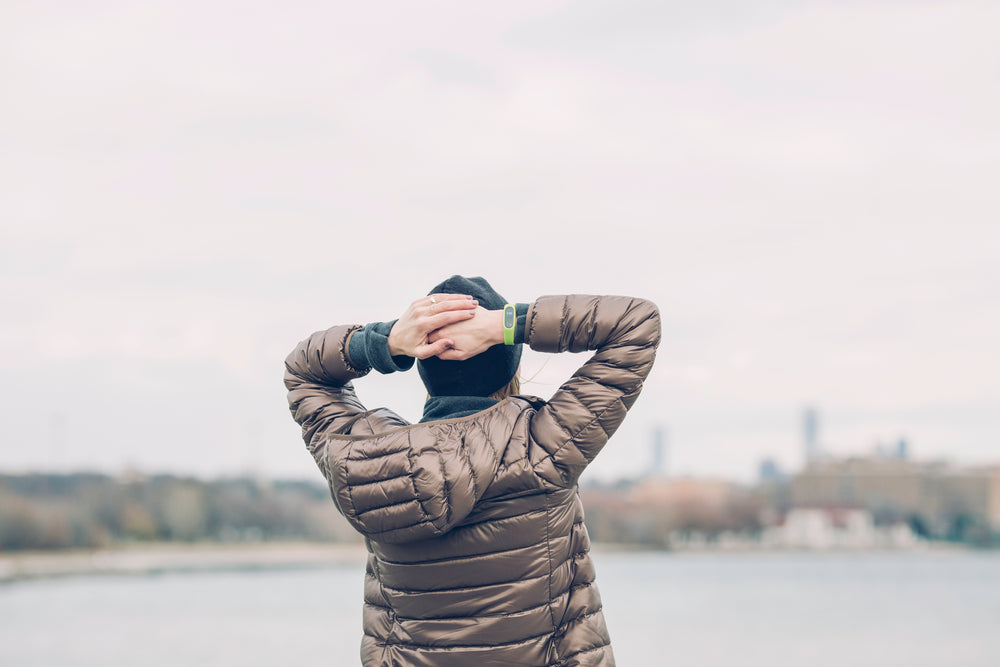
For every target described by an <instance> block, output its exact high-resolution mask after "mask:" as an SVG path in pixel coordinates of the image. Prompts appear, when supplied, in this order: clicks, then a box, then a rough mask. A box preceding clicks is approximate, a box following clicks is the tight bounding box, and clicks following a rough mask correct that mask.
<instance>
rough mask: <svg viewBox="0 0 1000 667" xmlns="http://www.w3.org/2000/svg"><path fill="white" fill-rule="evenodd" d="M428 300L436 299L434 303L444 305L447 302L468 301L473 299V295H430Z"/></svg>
mask: <svg viewBox="0 0 1000 667" xmlns="http://www.w3.org/2000/svg"><path fill="white" fill-rule="evenodd" d="M427 299H428V300H430V299H434V301H435V302H437V303H443V302H445V301H462V300H465V301H468V300H469V299H472V295H471V294H430V295H428V296H427Z"/></svg>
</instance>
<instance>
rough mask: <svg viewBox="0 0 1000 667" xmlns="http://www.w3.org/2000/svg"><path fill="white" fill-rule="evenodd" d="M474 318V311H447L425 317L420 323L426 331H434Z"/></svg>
mask: <svg viewBox="0 0 1000 667" xmlns="http://www.w3.org/2000/svg"><path fill="white" fill-rule="evenodd" d="M475 316H476V311H474V310H447V311H445V312H443V313H438V314H437V315H430V316H429V317H426V318H425V319H424V321H423V322H421V325H422V326H424V327H426V329H427V331H434V330H435V329H440V328H441V327H446V326H448V325H449V324H454V323H455V322H462V321H465V320H471V319H472V318H473V317H475Z"/></svg>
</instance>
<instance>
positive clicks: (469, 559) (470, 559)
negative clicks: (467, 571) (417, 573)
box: [379, 543, 538, 566]
mask: <svg viewBox="0 0 1000 667" xmlns="http://www.w3.org/2000/svg"><path fill="white" fill-rule="evenodd" d="M537 546H538V545H536V544H534V543H532V544H529V545H525V546H523V547H517V548H516V549H503V550H500V551H486V552H483V553H477V554H469V555H467V556H444V557H442V558H430V559H427V560H417V561H395V560H388V559H386V558H384V557H382V556H379V561H380V562H382V563H385V564H386V565H404V566H409V565H414V566H419V565H436V564H438V563H454V564H456V565H462V564H466V563H474V562H476V561H477V560H481V559H489V558H490V557H492V556H496V555H497V554H506V553H512V552H515V551H530V550H532V549H536V548H537Z"/></svg>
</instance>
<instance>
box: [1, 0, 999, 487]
mask: <svg viewBox="0 0 1000 667" xmlns="http://www.w3.org/2000/svg"><path fill="white" fill-rule="evenodd" d="M997 25H1000V4H998V3H995V2H990V1H984V2H973V1H963V0H947V1H911V2H902V1H881V2H880V1H876V0H864V1H857V2H850V1H830V2H810V1H806V0H773V1H768V2H744V1H742V0H740V1H736V0H727V1H705V2H698V3H690V2H667V1H662V0H660V1H651V0H628V1H622V0H618V1H617V2H611V1H609V0H586V1H577V2H565V1H555V0H530V1H520V0H518V1H507V2H490V3H486V2H468V0H464V1H449V2H441V1H429V2H428V1H423V2H391V3H387V2H370V3H359V2H351V3H345V2H290V3H280V7H279V5H278V4H275V3H265V2H246V1H241V2H203V1H200V2H183V1H179V0H171V1H170V2H166V1H161V0H156V1H153V0H149V1H145V2H138V3H137V2H125V1H121V2H111V1H95V2H69V1H65V2H45V1H38V0H34V1H17V0H8V1H6V2H4V3H3V5H2V7H0V49H2V50H0V207H2V208H0V215H2V236H0V308H2V313H3V325H2V327H0V371H2V379H0V469H2V470H8V471H11V470H13V471H18V470H32V469H58V470H70V469H78V468H88V469H98V470H104V471H110V472H115V471H119V470H121V469H122V468H124V467H126V466H133V467H137V468H140V469H142V470H146V471H160V470H165V471H173V472H183V473H194V474H198V475H218V474H236V473H242V472H254V473H259V474H264V475H275V476H296V477H313V476H316V475H317V473H316V472H315V470H314V464H313V463H312V461H311V459H310V458H309V456H308V455H307V454H306V452H305V449H304V445H302V443H301V441H300V440H299V435H298V429H297V427H296V426H295V425H294V423H293V422H292V420H291V418H290V416H289V414H288V411H287V406H286V402H285V396H284V388H283V387H282V385H281V374H282V362H283V359H284V357H285V354H286V353H287V352H288V351H289V350H290V349H291V348H292V347H293V346H294V345H295V344H296V343H297V342H298V341H299V340H300V339H302V338H304V337H305V336H306V335H308V334H309V333H310V332H312V331H315V330H318V329H322V328H326V327H328V326H331V325H334V324H340V323H348V322H360V323H363V322H367V321H371V320H386V319H392V318H394V317H396V316H398V315H399V314H400V313H401V312H402V311H403V309H404V308H405V307H406V305H407V304H408V303H409V302H410V301H411V300H413V299H414V298H416V297H417V296H419V295H421V294H423V293H425V292H426V291H427V289H429V288H430V287H431V286H432V285H434V284H435V283H437V282H438V281H440V280H441V279H443V278H444V277H446V276H448V275H451V274H453V273H463V274H466V275H483V276H486V277H487V278H488V279H490V280H491V282H492V283H493V284H494V285H495V286H496V287H497V288H498V290H499V291H500V292H501V293H503V294H504V295H505V296H507V297H508V298H510V299H511V300H519V301H529V300H531V299H533V298H534V297H536V296H539V295H542V294H552V293H566V292H586V293H619V294H631V295H638V296H643V297H648V298H651V299H653V300H654V301H656V302H657V303H658V304H659V306H660V309H661V311H662V314H663V327H664V332H663V333H664V335H663V342H662V345H661V348H660V354H659V357H658V361H657V365H656V366H655V368H654V370H653V373H652V375H651V377H650V379H649V382H648V384H647V388H646V391H645V393H644V395H643V396H642V397H641V398H640V400H639V402H638V403H637V405H636V407H635V409H634V413H633V415H632V416H631V417H630V419H629V420H627V421H626V425H625V426H624V427H623V428H622V430H621V431H620V432H619V435H617V436H616V437H615V439H614V440H612V443H611V445H609V447H608V449H606V450H605V452H604V453H603V454H602V455H601V457H600V458H599V459H598V461H597V462H596V463H595V465H594V467H593V470H592V471H591V473H590V474H591V475H593V476H595V477H604V478H613V477H617V476H621V475H631V474H636V473H638V472H640V471H641V470H642V469H643V468H644V466H646V465H647V464H648V462H649V458H650V457H649V451H648V450H649V441H650V432H651V430H652V429H653V428H655V427H657V426H662V427H663V428H665V429H666V430H667V432H668V434H669V445H670V452H669V455H668V459H669V467H670V470H671V471H672V472H675V473H691V474H699V475H712V476H726V477H734V478H740V479H749V478H751V477H752V476H753V475H754V473H755V469H756V466H757V462H758V460H759V459H760V458H761V457H764V456H772V457H775V458H776V459H777V460H778V461H779V462H780V463H781V464H782V465H784V466H785V467H787V468H791V469H794V468H796V467H797V466H798V465H800V463H801V452H800V450H801V445H800V419H801V416H800V413H801V410H802V407H803V406H804V405H806V404H812V405H815V406H817V408H818V409H819V410H820V416H821V440H822V442H823V444H824V446H825V447H827V448H828V449H829V450H831V451H833V452H835V453H838V454H851V453H863V452H866V451H868V450H869V449H870V448H871V447H872V445H873V444H874V443H875V442H877V441H881V442H889V441H894V440H896V439H897V438H899V437H900V436H904V437H906V438H907V439H908V440H909V442H910V444H911V446H912V448H913V450H914V451H915V453H916V454H917V456H919V457H924V458H926V457H945V458H949V459H952V460H954V461H956V462H959V463H982V462H998V461H1000V355H998V354H997V342H998V340H1000V303H998V301H1000V300H998V296H997V293H998V292H997V286H998V285H1000V261H998V259H1000V226H998V225H1000V222H998V221H1000V215H998V214H1000V188H998V187H997V184H998V182H1000V87H998V81H1000V42H998V40H997V39H996V26H997ZM581 362H582V359H581V358H579V357H574V356H568V355H563V356H558V357H549V356H546V355H541V354H530V355H526V357H525V368H524V370H525V374H526V375H527V376H529V377H534V380H533V381H532V382H530V383H528V384H527V385H526V387H525V390H526V391H527V392H529V393H533V394H537V395H541V396H548V395H549V394H551V392H552V391H553V390H554V389H555V388H556V387H557V386H558V384H559V382H561V381H562V380H563V379H565V378H566V377H567V376H568V375H569V373H571V372H572V370H573V368H574V367H575V366H576V365H578V364H579V363H581ZM357 388H358V392H359V394H360V396H361V398H362V400H363V401H365V402H366V404H368V405H370V406H371V407H375V406H378V405H389V406H390V407H394V408H395V409H397V411H398V412H400V413H401V414H403V415H404V416H406V417H408V418H411V419H415V418H418V416H419V414H420V406H421V400H422V396H423V393H422V388H421V386H420V384H419V379H418V378H417V376H416V374H415V373H410V374H403V375H400V376H398V377H369V378H365V379H363V380H361V381H359V382H358V383H357Z"/></svg>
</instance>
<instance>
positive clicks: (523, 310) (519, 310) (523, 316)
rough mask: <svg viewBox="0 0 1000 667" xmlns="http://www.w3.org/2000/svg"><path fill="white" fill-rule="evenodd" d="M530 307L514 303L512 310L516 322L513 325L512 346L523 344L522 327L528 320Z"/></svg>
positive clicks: (525, 304) (527, 304)
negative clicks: (515, 316)
mask: <svg viewBox="0 0 1000 667" xmlns="http://www.w3.org/2000/svg"><path fill="white" fill-rule="evenodd" d="M529 306H531V304H530V303H515V304H514V310H515V314H516V315H517V322H516V324H515V325H514V326H515V329H514V345H521V344H522V343H524V326H525V322H526V320H527V318H528V307H529Z"/></svg>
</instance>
